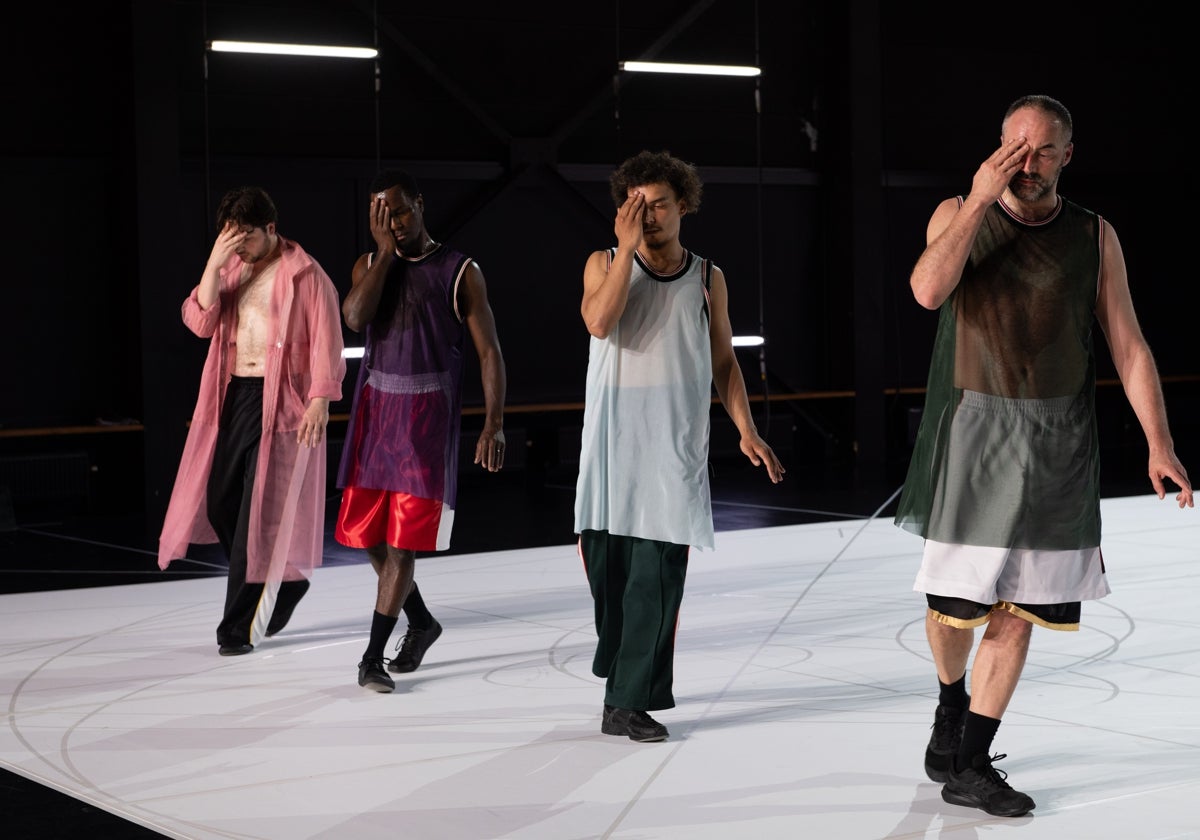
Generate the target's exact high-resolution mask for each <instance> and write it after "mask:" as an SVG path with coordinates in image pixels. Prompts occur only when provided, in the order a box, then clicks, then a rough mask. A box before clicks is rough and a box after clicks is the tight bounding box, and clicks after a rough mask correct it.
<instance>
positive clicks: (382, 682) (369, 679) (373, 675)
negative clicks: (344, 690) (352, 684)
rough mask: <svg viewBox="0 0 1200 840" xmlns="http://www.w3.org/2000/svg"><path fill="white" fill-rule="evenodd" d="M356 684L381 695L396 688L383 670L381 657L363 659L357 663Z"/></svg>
mask: <svg viewBox="0 0 1200 840" xmlns="http://www.w3.org/2000/svg"><path fill="white" fill-rule="evenodd" d="M358 684H359V685H361V686H362V687H363V688H369V689H371V690H372V691H378V692H380V693H381V694H387V693H388V692H390V691H392V690H394V689H395V688H396V683H394V682H392V678H391V677H389V676H388V673H387V671H385V670H384V669H383V657H382V656H376V657H373V658H371V659H364V660H363V661H362V662H359V663H358Z"/></svg>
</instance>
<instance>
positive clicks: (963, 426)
mask: <svg viewBox="0 0 1200 840" xmlns="http://www.w3.org/2000/svg"><path fill="white" fill-rule="evenodd" d="M1072 133H1073V125H1072V120H1071V115H1070V112H1068V111H1067V109H1066V107H1065V106H1064V105H1063V104H1062V103H1061V102H1059V101H1058V100H1056V99H1053V98H1051V97H1049V96H1043V95H1032V96H1024V97H1021V98H1020V99H1018V100H1016V101H1015V102H1013V103H1012V104H1011V105H1010V106H1009V108H1008V110H1007V112H1006V113H1005V115H1004V119H1003V121H1002V123H1001V131H1000V143H1001V145H1000V147H999V148H998V149H997V150H996V151H995V152H993V153H992V155H991V156H990V157H989V158H988V159H987V160H985V161H984V162H983V163H982V164H981V165H980V167H979V169H978V171H977V172H976V173H975V177H974V179H973V181H972V184H971V191H970V193H969V194H968V195H967V196H966V197H965V198H964V197H961V196H959V197H955V198H948V199H946V200H945V201H943V202H941V204H940V205H938V207H937V209H936V210H935V211H934V213H933V216H932V218H931V219H930V221H929V225H928V229H927V231H926V241H927V245H926V248H925V251H924V253H922V254H921V257H920V258H919V259H918V260H917V263H916V266H915V267H914V268H913V272H912V277H911V279H910V285H911V287H912V291H913V295H914V296H915V297H916V299H917V302H918V303H920V304H921V305H922V306H924V307H926V308H927V309H937V310H940V311H939V322H938V331H937V336H936V338H935V339H934V348H933V358H932V361H931V364H930V370H929V387H928V389H927V391H926V396H925V411H924V414H923V416H922V419H921V427H920V429H919V430H918V433H917V440H916V444H915V446H914V450H913V456H912V461H911V463H910V466H909V472H908V477H907V480H906V481H905V484H904V491H903V494H902V495H901V498H900V503H899V507H898V510H897V513H896V524H897V525H899V526H900V527H901V528H904V529H905V530H908V531H911V532H913V533H915V534H919V535H920V536H922V537H924V538H925V544H924V552H923V557H922V561H921V569H920V571H919V572H918V575H917V580H916V583H915V585H914V587H913V588H914V589H915V590H917V591H919V592H924V593H925V595H926V600H927V604H928V609H927V611H926V617H925V631H926V636H927V637H928V640H929V646H930V650H931V652H932V654H933V660H934V664H935V666H936V668H937V675H938V684H939V693H938V706H937V709H936V710H935V712H934V723H933V734H932V736H931V737H930V740H929V745H928V746H927V748H926V751H925V772H926V774H927V775H928V776H929V778H930V779H932V780H933V781H935V782H942V783H944V787H943V788H942V798H943V799H944V800H945V801H946V802H950V803H953V804H957V805H965V806H967V807H972V808H979V809H981V810H983V811H986V812H987V813H989V814H992V815H994V816H1001V817H1019V816H1023V815H1025V814H1027V813H1029V812H1030V811H1031V810H1033V808H1034V807H1035V804H1034V800H1033V798H1032V797H1031V796H1029V795H1028V794H1025V793H1022V792H1020V791H1017V790H1014V789H1013V788H1012V786H1011V785H1010V784H1009V783H1008V782H1007V780H1006V774H1005V773H1004V772H1003V771H1001V770H997V769H996V768H995V767H994V766H993V763H994V762H996V761H999V760H1000V759H1002V758H1004V757H1005V756H1004V755H1002V754H1000V755H989V753H990V751H991V745H992V741H993V739H994V737H995V735H996V732H997V730H998V728H999V726H1000V719H1001V716H1002V715H1003V714H1004V712H1005V710H1006V708H1007V706H1008V703H1009V701H1010V700H1011V698H1012V696H1013V692H1014V691H1015V690H1016V686H1017V681H1018V680H1019V679H1020V675H1021V671H1022V669H1023V667H1024V664H1025V658H1026V655H1027V653H1028V651H1029V641H1030V637H1031V634H1032V630H1033V625H1035V624H1038V625H1041V626H1042V627H1045V628H1049V629H1051V630H1067V631H1070V630H1078V629H1079V620H1080V615H1081V602H1082V601H1088V600H1094V599H1098V598H1103V597H1104V596H1105V595H1107V594H1108V592H1109V587H1108V581H1107V579H1106V575H1105V569H1104V558H1103V555H1102V554H1101V551H1100V489H1099V475H1100V464H1099V445H1098V433H1097V422H1096V410H1095V390H1096V358H1095V353H1094V352H1093V342H1092V335H1093V327H1094V324H1099V326H1100V327H1101V329H1102V330H1103V332H1104V336H1105V337H1106V338H1107V340H1108V346H1109V350H1110V351H1111V355H1112V360H1113V363H1114V365H1115V367H1116V371H1117V374H1118V376H1119V377H1120V379H1121V382H1122V384H1123V385H1124V387H1125V395H1126V397H1127V398H1128V400H1129V402H1130V404H1131V405H1132V407H1133V410H1134V412H1135V413H1136V414H1137V417H1138V421H1139V422H1140V423H1141V426H1142V431H1143V432H1144V434H1145V436H1146V442H1147V444H1148V448H1149V459H1148V469H1147V473H1148V475H1149V477H1150V482H1151V485H1152V487H1153V488H1154V492H1155V493H1156V494H1157V495H1158V497H1159V498H1160V499H1161V498H1164V497H1165V495H1166V492H1167V488H1166V485H1165V483H1164V482H1165V480H1167V479H1169V480H1171V481H1173V482H1174V483H1175V484H1176V485H1177V486H1178V487H1179V488H1180V491H1179V493H1178V494H1177V495H1176V496H1175V499H1176V501H1177V502H1178V504H1179V506H1180V507H1181V508H1182V507H1185V506H1186V507H1192V506H1193V500H1192V485H1191V483H1190V481H1189V480H1188V475H1187V471H1186V470H1185V469H1184V468H1183V465H1182V464H1181V463H1180V462H1179V459H1178V458H1177V457H1176V455H1175V447H1174V443H1173V441H1172V438H1171V433H1170V430H1169V428H1168V424H1167V413H1166V408H1165V406H1164V402H1163V395H1162V386H1161V383H1160V380H1159V376H1158V371H1157V368H1156V366H1155V363H1154V357H1153V356H1152V355H1151V353H1150V348H1149V346H1148V345H1147V343H1146V340H1145V338H1144V337H1143V335H1142V332H1141V329H1140V327H1139V326H1138V321H1137V317H1136V315H1135V313H1134V308H1133V302H1132V299H1131V296H1130V291H1129V280H1128V277H1127V276H1126V270H1125V259H1124V256H1123V255H1122V252H1121V245H1120V243H1119V241H1118V240H1117V234H1116V231H1115V230H1114V229H1113V227H1112V225H1111V224H1110V223H1109V222H1108V221H1107V220H1106V219H1104V218H1103V217H1101V216H1099V215H1097V214H1096V213H1094V212H1092V211H1090V210H1087V209H1085V208H1083V207H1081V206H1079V205H1078V204H1075V203H1074V202H1071V201H1068V200H1066V199H1065V198H1063V197H1062V196H1060V195H1059V194H1058V181H1059V176H1060V175H1061V174H1062V170H1063V167H1065V166H1066V165H1067V164H1068V163H1069V162H1070V160H1071V157H1072V155H1073V153H1074V144H1073V142H1072ZM984 626H986V629H985V631H984V634H983V639H982V641H981V642H980V644H979V647H978V650H976V652H975V659H974V662H973V665H972V670H971V691H970V694H969V695H968V693H967V688H966V669H967V662H968V659H969V658H970V655H971V651H972V649H973V647H974V631H975V628H976V627H984Z"/></svg>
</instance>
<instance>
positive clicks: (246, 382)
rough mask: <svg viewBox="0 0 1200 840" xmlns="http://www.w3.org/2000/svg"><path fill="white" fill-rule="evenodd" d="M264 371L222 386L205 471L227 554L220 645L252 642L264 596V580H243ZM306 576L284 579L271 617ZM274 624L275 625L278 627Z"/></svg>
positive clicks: (212, 517)
mask: <svg viewBox="0 0 1200 840" xmlns="http://www.w3.org/2000/svg"><path fill="white" fill-rule="evenodd" d="M262 406H263V380H262V377H247V376H235V377H233V378H232V379H231V381H230V383H229V387H228V389H227V390H226V392H225V405H224V406H223V407H222V409H221V420H220V426H219V429H218V431H217V445H216V450H215V452H214V453H213V462H212V468H211V469H210V471H209V474H208V487H207V497H208V499H207V513H208V521H209V522H210V523H211V524H212V526H213V530H214V531H216V532H217V540H218V541H219V542H220V543H221V548H222V549H223V550H224V551H225V556H226V557H227V558H228V559H229V579H228V581H227V582H226V585H225V611H224V615H223V616H222V618H221V623H220V624H218V625H217V644H218V645H244V644H250V643H251V640H250V627H251V625H252V624H253V623H254V615H255V613H256V612H257V611H258V610H259V606H260V602H261V601H262V594H263V584H262V583H247V582H246V541H247V536H248V534H249V533H250V528H251V527H254V524H252V523H251V522H250V501H251V498H252V496H253V493H254V475H255V471H256V467H257V464H258V445H259V442H260V441H261V440H262ZM308 586H309V582H308V581H307V580H298V581H285V582H284V583H283V584H282V585H281V586H280V587H279V595H278V597H277V598H276V600H275V605H274V611H273V615H272V616H267V617H266V618H267V619H268V622H269V623H268V625H267V635H271V634H272V632H274V630H273V629H272V624H271V623H270V622H271V619H272V618H275V619H276V621H275V622H274V623H275V624H276V625H278V624H279V621H278V619H282V620H283V621H286V620H287V619H288V618H289V617H291V614H292V611H293V610H294V609H295V608H296V604H297V603H298V602H299V601H300V599H301V598H302V597H304V593H305V592H307V591H308ZM275 629H278V627H276V628H275Z"/></svg>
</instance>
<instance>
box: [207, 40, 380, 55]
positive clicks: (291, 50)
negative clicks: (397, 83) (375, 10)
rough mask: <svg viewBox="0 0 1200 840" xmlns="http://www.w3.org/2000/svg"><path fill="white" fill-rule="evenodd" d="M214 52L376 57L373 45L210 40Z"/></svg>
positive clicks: (210, 46) (209, 46) (376, 52)
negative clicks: (351, 45)
mask: <svg viewBox="0 0 1200 840" xmlns="http://www.w3.org/2000/svg"><path fill="white" fill-rule="evenodd" d="M208 48H209V49H210V50H212V51H213V52H236V53H255V54H258V55H308V56H317V57H319V58H375V57H376V56H377V55H379V50H377V49H374V48H372V47H330V46H322V45H321V44H271V43H266V42H264V41H210V42H209V44H208Z"/></svg>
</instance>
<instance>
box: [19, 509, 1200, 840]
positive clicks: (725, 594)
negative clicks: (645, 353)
mask: <svg viewBox="0 0 1200 840" xmlns="http://www.w3.org/2000/svg"><path fill="white" fill-rule="evenodd" d="M1103 516H1104V534H1105V543H1104V551H1105V559H1106V564H1107V568H1108V575H1109V579H1110V583H1111V585H1112V588H1113V594H1112V595H1110V596H1109V597H1108V598H1106V599H1104V600H1103V601H1099V602H1092V603H1090V604H1086V605H1085V607H1084V616H1083V627H1082V629H1081V630H1080V632H1078V633H1053V632H1051V631H1047V630H1044V629H1040V628H1038V629H1035V631H1034V639H1033V646H1032V650H1031V653H1030V656H1029V661H1028V664H1027V666H1026V669H1025V677H1024V680H1023V681H1022V684H1021V685H1020V687H1019V688H1018V690H1017V695H1016V697H1015V698H1014V700H1013V702H1012V705H1011V706H1010V708H1009V711H1008V714H1007V715H1006V716H1005V720H1004V723H1003V725H1002V726H1001V727H1000V732H999V735H998V736H997V740H996V743H995V745H994V751H996V752H1003V753H1007V754H1008V756H1009V757H1008V758H1007V759H1006V760H1004V761H1003V762H1001V763H1000V765H999V766H1000V767H1001V768H1002V769H1006V770H1008V771H1009V773H1010V776H1011V781H1012V783H1013V784H1014V786H1015V787H1017V788H1018V789H1019V790H1023V791H1025V792H1027V793H1029V794H1030V795H1031V796H1033V798H1034V799H1035V800H1036V801H1037V809H1036V811H1034V813H1033V814H1032V815H1030V816H1028V817H1022V818H1018V819H1000V818H993V817H989V816H987V815H986V814H984V813H983V812H981V811H976V810H972V809H966V808H961V807H957V806H953V805H947V804H945V803H944V802H943V801H942V799H941V796H940V786H939V785H936V784H933V783H931V782H929V781H928V780H926V779H925V777H924V774H923V771H922V757H923V752H924V748H925V744H926V741H927V740H928V737H929V727H930V724H931V723H932V720H933V709H934V706H935V705H936V696H937V692H936V676H935V674H934V671H933V668H932V665H931V664H930V660H929V654H928V649H927V647H926V643H925V639H924V629H923V615H924V600H923V596H921V595H919V594H918V593H915V592H913V591H912V588H911V586H912V579H913V576H914V574H915V572H916V568H917V564H918V559H919V554H920V550H921V542H920V540H919V539H918V538H916V537H913V536H911V535H908V534H906V533H904V532H902V531H900V530H899V529H897V528H896V527H895V526H894V525H892V524H891V520H890V519H880V520H873V521H872V520H859V521H845V522H832V523H825V524H811V525H795V526H785V527H776V528H766V529H758V530H748V531H731V532H723V533H719V534H718V535H717V545H718V547H717V550H716V551H715V552H693V555H692V560H691V567H690V570H689V575H688V584H687V593H686V596H685V600H684V606H683V612H682V616H681V621H680V626H679V632H678V653H677V657H676V682H675V695H676V700H677V702H678V706H677V707H676V708H674V709H671V710H667V711H663V712H660V713H656V715H655V716H656V717H657V718H658V719H659V720H660V721H661V722H663V723H664V724H666V726H667V727H668V728H669V729H670V731H671V738H670V740H668V741H666V742H663V743H658V744H636V743H633V742H631V741H629V740H627V739H623V738H613V737H610V736H605V735H602V734H601V733H600V731H599V730H600V710H601V704H602V702H603V684H602V681H601V680H599V679H597V678H596V677H593V676H592V675H591V669H590V664H591V656H592V651H593V646H594V640H595V634H594V630H593V626H592V618H591V601H590V598H589V595H588V589H587V585H586V582H585V580H584V576H583V571H582V567H581V564H580V561H579V558H578V556H577V555H576V551H575V546H573V545H566V546H560V547H550V548H534V549H528V550H515V551H502V552H494V553H487V554H467V555H457V556H442V557H426V558H423V559H421V560H419V561H418V564H417V570H418V579H419V580H420V582H421V589H422V591H423V593H424V595H425V598H426V600H427V602H428V603H429V604H430V607H431V609H432V610H433V612H434V614H435V615H437V616H438V618H439V619H440V620H441V622H442V624H443V625H444V626H445V628H446V630H445V633H444V634H443V636H442V638H441V639H440V640H439V641H438V642H437V644H435V645H434V646H433V647H432V648H431V649H430V652H429V654H428V655H427V657H426V659H425V663H424V665H423V666H422V667H421V669H420V670H419V671H417V672H416V673H414V674H410V675H397V690H396V692H395V693H394V694H375V693H373V692H371V691H368V690H366V689H363V688H360V687H359V686H358V685H357V682H356V675H357V668H356V666H357V662H358V659H359V655H360V653H361V652H362V649H363V647H364V644H365V639H366V632H367V628H368V622H369V619H370V613H371V608H372V605H373V601H374V590H375V580H374V575H373V573H372V571H371V569H370V567H369V566H368V565H366V564H365V563H363V564H357V565H349V566H337V567H327V568H324V569H321V570H318V572H317V574H316V576H315V578H314V585H313V587H312V589H311V590H310V592H309V594H308V596H307V597H306V598H305V600H304V601H303V602H302V603H301V605H300V607H299V608H298V610H297V612H296V615H295V617H294V618H293V619H292V623H291V624H290V625H289V627H288V628H287V629H286V630H285V631H284V632H283V633H281V634H280V635H279V636H277V637H275V638H274V639H269V640H267V641H265V642H264V643H263V644H262V645H261V646H260V647H259V648H258V649H257V650H256V651H255V652H254V653H252V654H250V655H248V656H242V657H231V658H222V657H220V656H218V655H217V649H216V644H215V641H214V636H213V632H214V627H215V624H216V621H217V617H218V613H219V609H220V604H221V601H222V598H223V593H224V579H223V578H211V579H198V580H185V581H170V582H162V583H147V584H136V585H125V586H112V587H104V588H97V589H80V590H71V591H57V592H36V593H25V594H15V595H5V596H0V631H2V632H0V685H2V686H3V691H4V695H5V696H6V697H7V698H8V701H7V720H6V726H4V728H3V731H2V733H0V766H3V767H4V768H6V769H9V770H12V771H13V772H15V773H18V774H20V775H22V776H26V777H28V778H30V779H33V780H36V781H38V782H40V783H42V784H44V785H48V786H50V787H53V788H56V789H58V790H61V791H63V792H65V793H67V794H70V795H71V796H74V797H76V798H78V799H81V800H84V801H86V802H90V803H93V804H94V805H95V806H97V807H99V808H101V809H104V810H107V811H110V812H112V813H114V814H118V815H120V816H122V817H124V818H126V819H128V820H131V821H133V822H135V823H138V824H141V825H144V826H147V827H150V828H152V829H154V830H155V831H158V832H160V833H161V834H163V835H166V836H168V837H176V838H239V839H241V838H286V840H301V838H338V839H339V840H340V838H393V837H403V838H436V840H459V838H462V839H463V840H466V838H471V840H475V838H480V839H481V840H482V839H483V838H487V840H498V839H499V838H522V840H575V839H576V838H628V839H629V840H634V838H637V839H638V840H642V839H643V838H687V840H705V838H713V839H714V840H717V839H718V838H719V840H729V838H745V840H749V838H754V840H769V839H770V838H801V837H803V838H818V839H819V840H825V838H837V840H859V838H870V839H871V840H878V838H940V840H946V839H947V838H953V840H960V839H961V840H980V838H985V837H999V836H1011V837H1014V838H1015V837H1019V838H1020V840H1043V839H1044V840H1075V839H1076V838H1088V840H1107V839H1108V838H1112V840H1143V839H1144V840H1152V839H1154V838H1164V840H1165V838H1200V805H1198V804H1197V803H1198V802H1200V610H1198V609H1197V605H1198V604H1200V568H1198V563H1197V561H1198V560H1200V518H1198V512H1197V511H1196V510H1184V511H1180V510H1179V509H1178V508H1177V507H1176V505H1175V503H1174V501H1173V495H1172V496H1168V498H1167V499H1166V500H1164V501H1159V500H1158V499H1157V498H1155V497H1153V496H1144V497H1131V498H1121V499H1111V500H1105V502H1104V503H1103ZM402 631H403V619H402V620H401V626H400V628H398V633H397V635H399V633H401V632H402Z"/></svg>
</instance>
